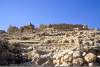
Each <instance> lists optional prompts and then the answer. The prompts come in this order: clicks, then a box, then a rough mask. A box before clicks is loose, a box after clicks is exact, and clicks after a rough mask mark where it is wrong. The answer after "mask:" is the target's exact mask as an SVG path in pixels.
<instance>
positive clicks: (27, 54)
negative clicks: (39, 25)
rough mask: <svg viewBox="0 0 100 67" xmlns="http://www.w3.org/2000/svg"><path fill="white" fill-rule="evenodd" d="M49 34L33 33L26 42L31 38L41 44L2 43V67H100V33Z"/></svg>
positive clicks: (0, 46) (3, 41) (62, 32)
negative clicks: (40, 66)
mask: <svg viewBox="0 0 100 67" xmlns="http://www.w3.org/2000/svg"><path fill="white" fill-rule="evenodd" d="M42 32H43V31H42ZM49 32H50V34H49V33H45V32H43V33H40V32H38V34H37V33H34V34H31V35H30V36H28V35H27V36H25V38H24V39H23V41H26V40H25V39H27V37H29V40H31V41H39V43H38V44H36V43H33V42H32V43H30V44H28V43H27V44H25V42H24V44H21V43H9V42H7V41H5V40H0V61H2V62H0V65H28V66H30V65H31V66H32V65H42V66H100V63H99V62H100V34H99V32H95V31H88V30H87V31H67V32H65V31H61V33H59V31H56V32H52V31H49ZM22 37H23V35H22ZM15 38H16V37H15ZM27 40H28V39H27ZM15 41H16V40H15Z"/></svg>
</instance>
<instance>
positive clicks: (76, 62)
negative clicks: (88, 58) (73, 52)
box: [72, 58, 84, 66]
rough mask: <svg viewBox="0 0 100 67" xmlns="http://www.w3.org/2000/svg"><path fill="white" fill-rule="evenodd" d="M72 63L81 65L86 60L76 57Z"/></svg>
mask: <svg viewBox="0 0 100 67" xmlns="http://www.w3.org/2000/svg"><path fill="white" fill-rule="evenodd" d="M72 63H73V65H76V66H81V65H82V64H83V63H84V60H83V59H82V58H76V59H73V61H72Z"/></svg>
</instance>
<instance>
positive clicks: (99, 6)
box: [0, 0, 100, 30]
mask: <svg viewBox="0 0 100 67" xmlns="http://www.w3.org/2000/svg"><path fill="white" fill-rule="evenodd" d="M29 22H32V24H34V25H35V26H39V25H40V24H57V23H58V24H59V23H66V24H85V25H88V26H89V27H90V28H100V0H0V30H7V28H8V27H9V25H14V26H17V27H20V26H23V25H27V24H28V23H29Z"/></svg>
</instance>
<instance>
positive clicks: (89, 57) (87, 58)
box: [84, 53, 96, 63]
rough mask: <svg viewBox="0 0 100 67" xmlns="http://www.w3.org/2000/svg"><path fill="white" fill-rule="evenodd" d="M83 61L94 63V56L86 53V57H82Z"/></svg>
mask: <svg viewBox="0 0 100 67" xmlns="http://www.w3.org/2000/svg"><path fill="white" fill-rule="evenodd" d="M84 59H85V61H86V62H88V63H90V62H94V61H95V60H96V55H95V54H93V53H88V54H86V56H85V57H84Z"/></svg>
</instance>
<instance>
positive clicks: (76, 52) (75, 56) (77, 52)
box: [73, 51, 81, 58]
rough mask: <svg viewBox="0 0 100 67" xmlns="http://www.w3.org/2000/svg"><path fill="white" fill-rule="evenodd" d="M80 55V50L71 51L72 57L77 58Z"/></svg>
mask: <svg viewBox="0 0 100 67" xmlns="http://www.w3.org/2000/svg"><path fill="white" fill-rule="evenodd" d="M79 57H81V52H80V51H74V52H73V58H79Z"/></svg>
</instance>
